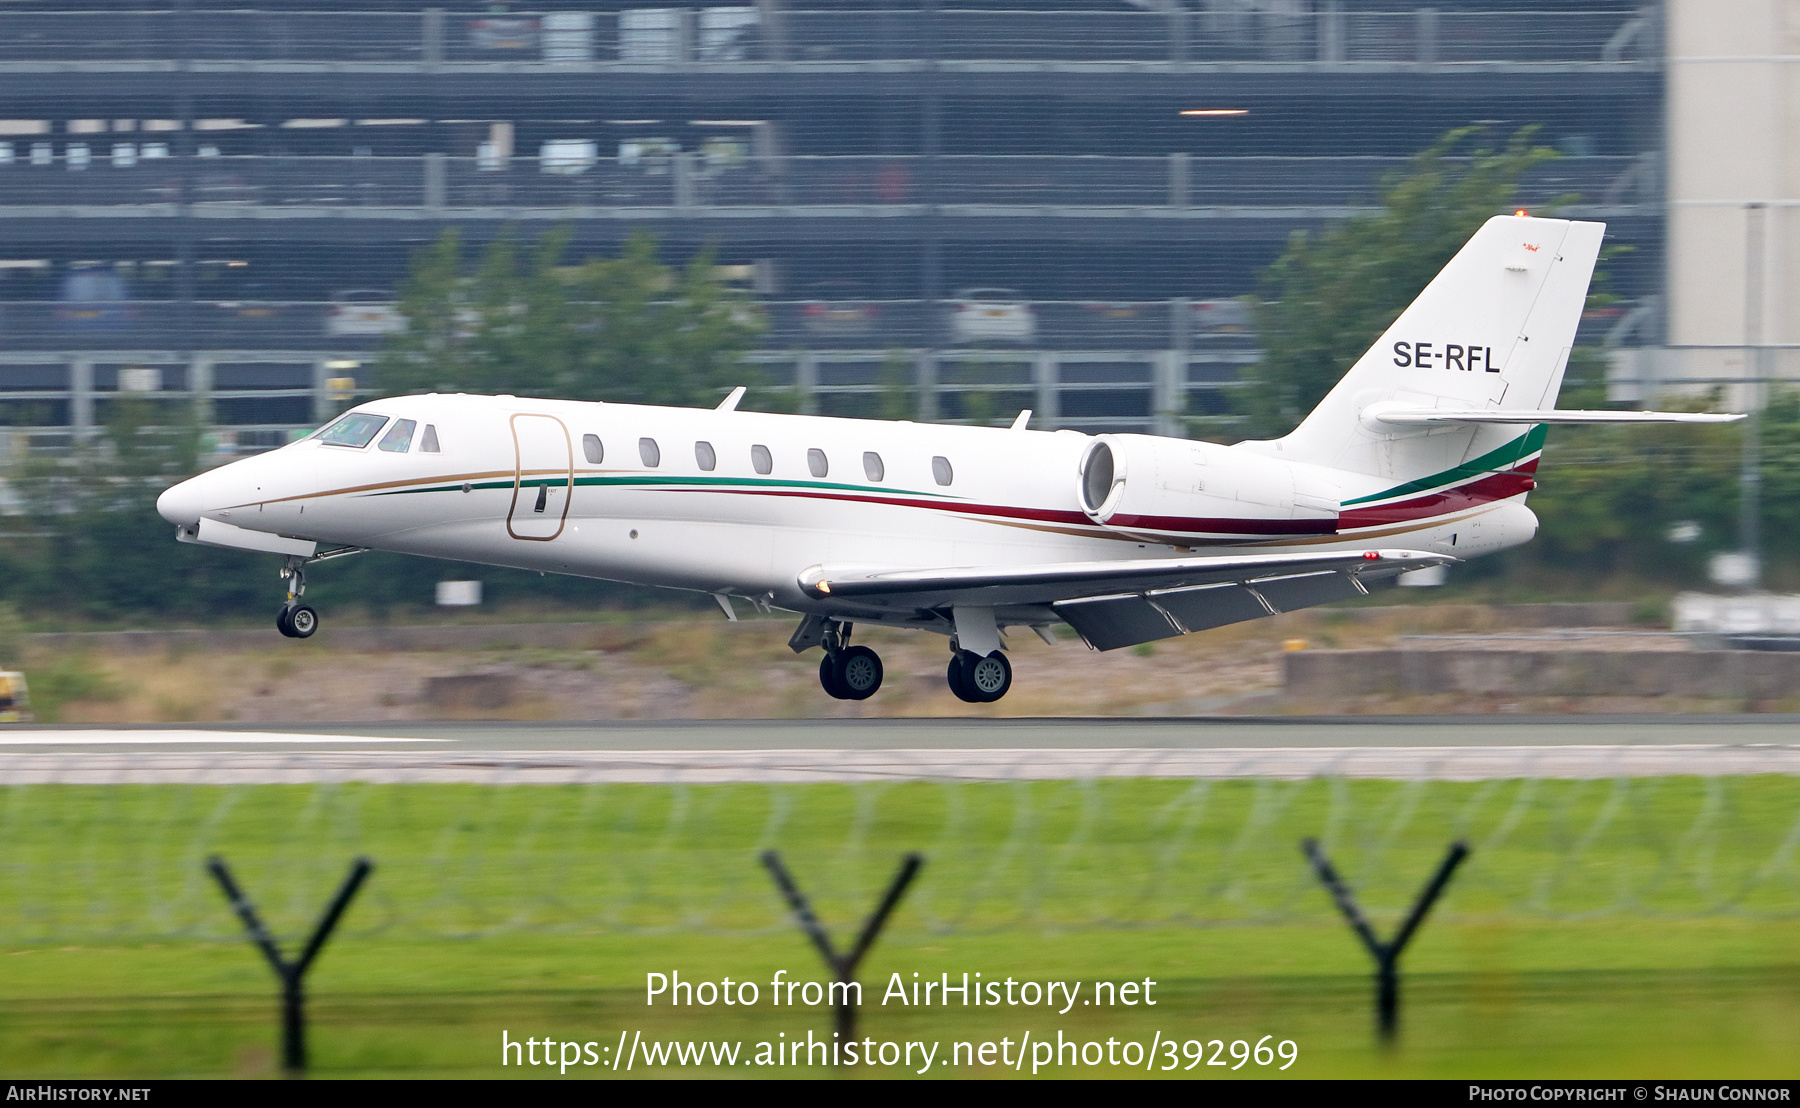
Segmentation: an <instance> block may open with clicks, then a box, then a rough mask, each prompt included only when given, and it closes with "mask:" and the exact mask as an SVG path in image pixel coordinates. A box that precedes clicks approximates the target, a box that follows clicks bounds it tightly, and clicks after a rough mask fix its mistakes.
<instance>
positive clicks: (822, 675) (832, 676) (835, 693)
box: [819, 654, 850, 700]
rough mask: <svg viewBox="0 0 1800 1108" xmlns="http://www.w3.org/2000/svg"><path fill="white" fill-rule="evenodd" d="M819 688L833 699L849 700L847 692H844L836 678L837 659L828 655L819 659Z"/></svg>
mask: <svg viewBox="0 0 1800 1108" xmlns="http://www.w3.org/2000/svg"><path fill="white" fill-rule="evenodd" d="M819 687H820V688H822V689H824V690H825V693H826V695H827V696H830V697H833V698H834V699H837V700H849V699H850V694H849V692H847V691H846V690H845V688H844V686H843V682H842V681H841V680H839V678H838V667H837V659H836V658H834V657H832V656H831V655H830V654H827V655H825V656H824V657H823V658H820V659H819Z"/></svg>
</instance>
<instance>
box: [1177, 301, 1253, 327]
mask: <svg viewBox="0 0 1800 1108" xmlns="http://www.w3.org/2000/svg"><path fill="white" fill-rule="evenodd" d="M1191 303H1192V308H1193V313H1194V333H1195V334H1200V335H1239V334H1248V333H1249V331H1250V306H1249V305H1248V304H1245V303H1244V302H1243V301H1242V300H1195V301H1192V302H1191Z"/></svg>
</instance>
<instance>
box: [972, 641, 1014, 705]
mask: <svg viewBox="0 0 1800 1108" xmlns="http://www.w3.org/2000/svg"><path fill="white" fill-rule="evenodd" d="M959 657H960V660H961V661H962V681H963V687H964V688H966V689H967V690H968V692H969V695H968V696H966V697H964V699H965V700H968V701H970V702H972V703H975V704H992V703H993V702H994V701H996V700H999V699H1000V698H1001V697H1003V696H1005V695H1006V693H1007V690H1009V689H1011V688H1012V663H1011V662H1009V661H1007V660H1006V655H1005V654H1003V653H1001V652H1000V651H998V650H996V651H994V652H993V653H992V654H989V655H987V656H985V657H983V656H982V655H980V654H976V653H974V652H973V651H965V652H964V653H963V654H961V655H960V656H959Z"/></svg>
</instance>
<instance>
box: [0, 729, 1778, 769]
mask: <svg viewBox="0 0 1800 1108" xmlns="http://www.w3.org/2000/svg"><path fill="white" fill-rule="evenodd" d="M1767 773H1779V774H1800V716H1774V715H1741V716H1666V715H1663V716H1643V717H1635V716H1633V717H1621V716H1555V717H1508V716H1490V717H1466V716H1458V717H1419V716H1408V717H1370V716H1359V717H1338V718H1328V719H1327V718H1317V719H1314V718H1287V717H1283V718H1268V719H1218V718H1205V719H1009V720H985V719H984V720H970V719H904V720H849V721H847V720H804V721H787V720H755V721H741V722H740V721H725V722H714V721H707V722H697V721H681V722H654V723H652V722H639V723H632V722H627V723H615V722H606V723H495V722H448V723H412V724H393V723H381V724H367V725H331V726H316V725H314V726H307V727H304V728H299V727H296V728H257V729H254V730H252V729H246V728H242V727H230V726H217V727H207V726H201V727H116V728H104V729H102V728H92V727H38V726H30V725H21V726H15V727H8V728H0V784H48V783H66V784H126V783H142V784H149V783H191V784H218V785H226V784H260V783H287V782H308V781H371V782H401V783H404V782H418V783H426V782H444V783H448V782H468V783H479V784H580V783H592V784H600V783H647V784H648V783H656V784H674V783H687V784H714V783H727V782H771V783H773V782H789V783H803V782H823V781H837V782H857V781H904V780H962V781H994V780H1033V779H1064V778H1093V777H1179V778H1236V777H1274V778H1284V779H1295V778H1307V777H1315V776H1345V777H1371V778H1387V779H1401V780H1455V781H1478V780H1491V779H1503V778H1514V777H1560V778H1612V777H1645V776H1665V775H1671V774H1699V775H1709V776H1712V775H1722V774H1732V775H1736V774H1767Z"/></svg>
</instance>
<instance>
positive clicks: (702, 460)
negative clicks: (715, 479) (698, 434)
mask: <svg viewBox="0 0 1800 1108" xmlns="http://www.w3.org/2000/svg"><path fill="white" fill-rule="evenodd" d="M694 461H695V462H697V463H699V465H700V469H701V470H702V472H705V473H711V472H712V471H713V467H715V466H717V465H718V464H719V455H718V454H717V453H716V452H715V451H714V450H713V444H712V443H710V442H697V443H695V444H694Z"/></svg>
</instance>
